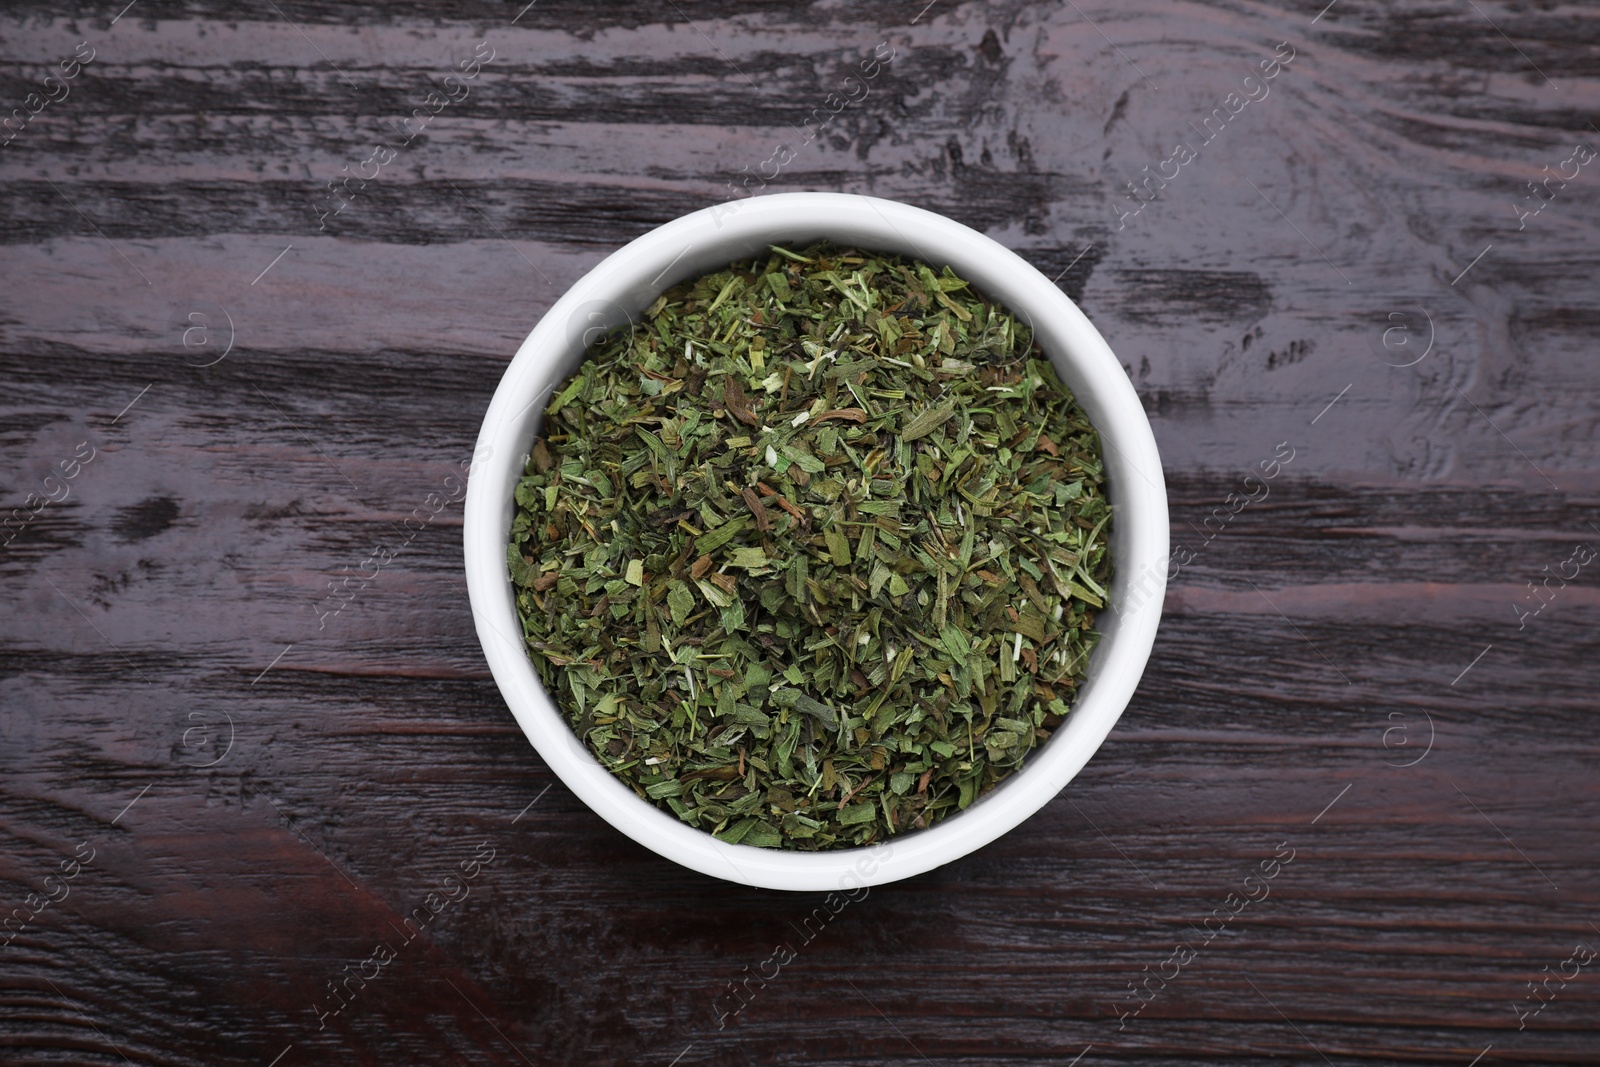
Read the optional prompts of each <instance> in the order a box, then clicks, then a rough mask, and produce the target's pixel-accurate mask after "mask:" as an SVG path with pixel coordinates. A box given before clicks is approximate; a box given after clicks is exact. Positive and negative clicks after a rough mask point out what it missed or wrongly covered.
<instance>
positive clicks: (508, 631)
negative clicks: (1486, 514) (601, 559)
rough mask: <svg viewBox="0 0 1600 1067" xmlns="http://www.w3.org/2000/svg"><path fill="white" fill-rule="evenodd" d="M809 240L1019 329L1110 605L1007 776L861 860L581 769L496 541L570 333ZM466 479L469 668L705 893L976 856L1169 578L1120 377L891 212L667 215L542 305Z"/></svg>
mask: <svg viewBox="0 0 1600 1067" xmlns="http://www.w3.org/2000/svg"><path fill="white" fill-rule="evenodd" d="M913 235H914V236H913ZM819 239H829V240H833V241H835V242H836V243H840V244H854V245H858V246H861V247H864V248H869V249H873V250H876V251H882V252H896V253H899V254H902V255H906V256H909V257H912V258H915V259H919V260H922V261H924V262H927V263H929V264H930V265H932V266H933V267H934V269H935V270H939V269H942V267H943V266H945V265H946V264H948V265H950V266H951V267H952V268H953V269H954V270H955V271H956V273H957V274H959V275H960V276H961V277H963V278H965V279H966V280H967V281H969V282H971V283H972V284H973V285H974V286H976V287H977V288H978V289H979V290H980V291H981V292H982V293H983V294H984V295H985V296H986V297H988V298H989V299H991V300H994V301H996V302H998V303H1001V304H1003V305H1004V306H1005V307H1007V309H1008V310H1010V311H1011V312H1012V313H1013V314H1015V315H1017V317H1018V318H1020V319H1022V320H1023V321H1024V322H1025V323H1026V324H1028V325H1029V326H1030V327H1032V328H1033V330H1034V333H1035V336H1036V337H1037V338H1038V340H1039V343H1040V346H1041V347H1042V348H1043V349H1044V351H1045V353H1046V355H1047V356H1048V357H1049V358H1050V360H1051V362H1052V364H1053V365H1054V366H1055V367H1056V369H1057V372H1058V374H1060V376H1061V378H1062V380H1063V382H1064V383H1065V384H1066V385H1067V386H1068V388H1069V389H1071V390H1072V392H1073V394H1074V396H1075V397H1076V398H1077V399H1078V401H1079V403H1080V404H1081V405H1082V406H1083V408H1084V410H1085V413H1086V414H1087V415H1088V416H1089V418H1090V421H1091V422H1092V423H1093V425H1094V426H1095V428H1096V430H1098V431H1099V433H1100V438H1101V442H1102V453H1103V461H1104V466H1105V473H1106V477H1107V491H1108V495H1109V496H1110V497H1111V501H1112V509H1113V515H1114V519H1113V522H1112V530H1113V533H1112V545H1111V549H1112V554H1113V561H1114V563H1113V565H1114V572H1113V578H1112V585H1111V588H1110V589H1109V597H1108V601H1107V605H1108V607H1107V609H1106V610H1105V611H1103V612H1102V614H1101V616H1100V618H1099V619H1098V620H1097V623H1098V628H1099V629H1100V631H1101V633H1102V637H1101V640H1100V642H1099V644H1098V645H1097V647H1096V649H1095V651H1094V653H1092V654H1091V657H1090V664H1089V668H1088V675H1087V678H1086V680H1085V682H1084V684H1083V685H1082V686H1081V687H1080V689H1079V692H1078V697H1077V700H1076V701H1075V702H1074V704H1073V707H1072V711H1071V714H1069V715H1068V717H1067V719H1066V721H1065V722H1064V723H1062V724H1061V725H1060V726H1058V727H1056V729H1055V730H1054V731H1053V732H1052V734H1051V736H1050V738H1049V740H1048V741H1046V742H1045V743H1044V744H1042V745H1040V746H1039V747H1038V748H1036V749H1035V750H1034V751H1032V752H1030V753H1029V754H1028V756H1027V758H1026V760H1025V761H1024V763H1023V765H1022V766H1021V767H1020V768H1019V769H1018V770H1017V771H1015V772H1014V773H1013V774H1012V775H1010V776H1009V777H1008V778H1007V779H1006V780H1005V781H1003V782H1002V783H1000V785H999V786H997V787H996V788H995V789H994V790H992V791H991V792H989V793H988V794H986V795H985V796H983V797H981V798H979V799H978V800H977V801H975V802H974V803H973V804H972V805H971V806H970V807H968V808H967V809H966V810H964V811H961V812H958V813H956V814H954V815H951V816H948V817H946V818H945V819H943V820H941V821H940V822H939V823H937V824H935V825H934V826H932V827H929V828H928V829H926V830H918V831H914V832H912V833H908V834H906V835H904V836H900V837H894V838H889V839H887V840H885V841H884V842H881V843H879V844H877V845H873V846H868V847H857V848H847V849H836V850H830V851H825V852H797V851H789V850H780V849H768V848H759V847H756V846H752V845H742V844H741V845H730V844H727V843H725V842H722V841H718V840H717V839H716V838H714V837H712V836H711V834H710V833H708V832H706V831H704V830H699V829H696V828H694V827H692V826H690V825H688V824H687V823H685V822H682V821H681V820H679V819H678V818H677V817H675V816H673V815H672V814H670V813H668V812H666V811H663V810H662V809H660V808H657V807H656V806H655V805H653V804H651V803H650V802H649V801H646V800H643V799H641V798H639V797H637V796H636V795H634V793H633V792H632V791H631V790H630V789H629V788H628V787H627V786H626V785H625V784H624V783H623V782H622V781H621V779H619V778H617V777H616V776H615V775H613V774H612V773H611V772H610V771H608V770H606V769H605V768H604V767H603V766H602V765H601V764H600V763H599V761H598V760H596V759H595V758H594V756H593V755H592V754H591V753H590V752H589V751H588V749H587V747H585V746H584V745H583V743H582V742H581V741H580V740H579V739H578V737H577V735H576V733H574V731H573V730H572V729H571V727H569V726H568V725H567V723H566V720H565V718H564V717H563V716H562V714H561V712H560V711H559V709H558V708H557V707H556V706H555V704H554V702H553V701H552V700H551V698H550V697H549V696H548V694H546V693H545V691H544V689H543V686H542V685H541V683H540V682H539V679H538V674H537V672H536V670H535V669H534V666H533V663H532V661H531V660H530V659H529V658H528V656H527V654H526V651H525V649H524V647H523V644H522V641H521V633H522V624H521V620H520V618H519V617H518V615H517V611H516V605H515V602H514V599H513V597H514V594H513V592H512V587H511V579H510V572H509V567H508V565H507V562H506V544H507V543H508V542H507V535H508V531H509V529H510V519H511V515H512V513H513V512H512V507H511V505H512V500H511V493H512V489H513V488H514V487H515V485H516V483H517V481H518V480H519V479H520V478H521V477H522V472H523V469H524V467H525V465H526V463H527V456H528V451H529V449H530V448H531V447H532V442H533V437H534V434H535V433H536V431H537V425H538V422H539V421H540V419H541V418H542V416H543V412H544V404H543V401H544V399H545V398H546V397H547V396H549V394H550V392H551V391H552V389H553V387H554V386H555V385H556V384H558V383H559V382H561V381H562V380H564V379H565V378H566V377H567V376H568V375H569V374H570V373H571V369H572V368H574V367H575V366H576V365H577V364H578V363H579V362H580V361H581V357H582V345H581V344H580V343H579V341H580V339H581V338H583V337H584V335H585V333H586V331H588V330H591V329H594V328H597V327H598V328H607V329H609V328H612V327H616V326H621V325H623V324H624V323H625V322H631V321H632V320H633V318H634V317H635V316H637V315H638V314H639V313H640V312H641V311H642V310H643V309H644V308H646V307H648V306H649V304H650V303H651V302H653V300H654V299H655V296H657V295H659V293H660V292H661V291H663V290H665V289H667V288H669V287H671V286H672V285H675V284H677V283H678V282H680V281H683V280H686V279H687V278H690V277H694V276H697V275H699V274H703V273H706V272H707V271H709V270H713V269H717V268H719V267H721V266H726V265H727V264H728V263H731V262H734V261H736V260H738V259H741V258H744V257H745V256H747V255H754V254H756V252H757V251H758V250H759V249H761V248H764V247H765V246H766V245H768V244H775V243H795V242H804V241H808V240H819ZM530 397H531V399H529V398H530ZM471 475H472V476H471V477H470V478H469V480H468V485H467V496H466V502H465V505H464V519H463V531H462V539H463V546H464V552H465V565H466V577H467V589H468V597H469V600H470V602H471V606H472V611H473V616H474V623H475V626H476V629H477V633H478V637H479V641H480V643H481V644H482V646H483V651H484V656H485V659H486V660H487V661H488V664H489V669H490V671H491V673H492V674H493V676H494V679H495V683H496V684H497V686H498V687H499V689H500V692H501V694H502V696H503V697H504V698H505V701H506V704H507V706H508V707H509V709H510V710H511V713H512V715H513V716H514V717H515V718H516V720H517V723H518V725H519V726H521V728H522V730H523V732H524V733H525V734H526V735H527V737H528V739H529V741H530V742H531V743H532V744H533V746H534V748H535V749H536V750H537V751H538V752H539V754H540V756H541V757H543V758H544V760H545V761H546V763H548V764H549V766H550V769H551V770H552V771H554V772H555V774H556V776H557V777H559V778H560V779H561V780H562V782H563V783H564V784H565V785H566V786H567V787H568V788H569V789H571V790H572V791H573V793H575V794H577V796H578V797H579V799H581V800H582V801H583V802H584V803H585V804H586V805H588V807H589V808H590V809H592V810H593V811H594V812H595V813H596V814H598V815H599V816H600V817H601V818H603V819H605V820H606V821H607V822H608V823H610V824H611V825H612V826H614V827H615V828H616V829H618V830H620V831H621V832H622V833H624V834H625V835H627V836H628V837H630V838H632V839H633V840H635V841H637V842H638V843H640V844H641V845H644V846H645V847H646V848H648V849H650V850H652V851H654V852H656V853H658V854H659V855H661V856H663V857H665V858H667V859H669V860H672V861H673V862H675V863H678V864H680V865H682V866H685V867H688V868H690V869H692V870H695V871H698V872H700V873H702V874H706V875H709V876H711V877H713V878H721V879H725V880H727V881H731V882H736V883H740V884H744V885H750V886H759V887H763V888H768V889H781V890H792V891H822V890H851V889H854V888H856V887H858V886H872V885H882V884H885V883H888V882H892V881H897V880H899V879H903V878H909V877H912V876H914V875H917V874H921V873H923V872H925V871H929V870H932V869H934V868H935V867H938V866H941V865H942V864H945V863H949V862H951V861H952V860H955V859H958V858H960V857H962V856H964V855H967V854H968V853H970V852H972V851H974V850H976V849H978V848H981V847H982V846H983V845H986V844H988V843H989V842H991V841H993V840H995V839H996V838H998V837H1000V836H1001V835H1003V834H1005V833H1007V832H1009V831H1010V830H1012V829H1013V828H1015V827H1016V826H1017V825H1018V824H1019V823H1021V822H1022V821H1023V820H1024V819H1026V818H1028V817H1029V816H1030V815H1033V814H1034V813H1035V812H1037V811H1038V810H1039V809H1040V808H1042V807H1043V806H1044V805H1045V804H1046V803H1048V802H1049V801H1050V800H1051V799H1052V798H1054V797H1055V796H1056V794H1057V793H1059V792H1060V790H1061V789H1062V788H1063V787H1064V786H1065V785H1066V784H1067V782H1069V781H1070V780H1071V779H1072V778H1073V777H1074V776H1075V775H1076V774H1077V773H1078V771H1079V770H1081V769H1082V767H1083V766H1084V764H1085V763H1087V762H1088V760H1089V758H1090V757H1091V756H1093V755H1094V753H1095V752H1096V751H1097V750H1098V749H1099V747H1100V745H1101V744H1102V743H1103V742H1104V740H1105V738H1106V736H1107V735H1108V734H1109V733H1110V731H1111V728H1112V727H1113V726H1114V725H1115V724H1116V722H1117V719H1118V718H1119V717H1120V716H1121V714H1122V712H1123V710H1124V709H1125V708H1126V706H1127V704H1128V701H1129V700H1130V699H1131V698H1132V695H1133V692H1134V689H1135V687H1136V686H1137V684H1138V682H1139V679H1140V677H1141V675H1142V673H1143V671H1144V667H1145V665H1146V663H1147V662H1148V660H1149V656H1150V652H1151V649H1152V647H1153V646H1154V643H1155V635H1156V629H1157V626H1158V624H1159V621H1160V615H1161V605H1162V599H1163V593H1164V591H1165V587H1166V581H1167V562H1168V550H1169V544H1168V520H1167V502H1166V487H1165V479H1164V478H1163V475H1162V470H1161V460H1160V455H1159V453H1158V451H1157V448H1156V442H1155V435H1154V433H1153V432H1152V430H1151V427H1150V423H1149V420H1148V418H1147V417H1146V415H1145V411H1144V407H1143V404H1142V403H1141V402H1140V400H1139V397H1138V395H1137V393H1135V391H1134V389H1133V384H1132V383H1131V382H1130V381H1129V379H1128V376H1127V373H1126V372H1125V371H1124V369H1123V367H1122V365H1121V363H1120V362H1119V361H1118V360H1117V358H1116V356H1115V354H1114V353H1113V352H1112V351H1111V348H1110V346H1109V345H1108V344H1107V343H1106V341H1105V339H1104V338H1102V337H1101V336H1100V333H1099V331H1098V330H1096V329H1095V327H1094V325H1093V324H1092V323H1091V322H1090V321H1089V320H1088V318H1087V317H1086V316H1085V315H1084V314H1083V312H1082V311H1081V310H1079V308H1078V306H1077V305H1076V304H1075V303H1073V301H1072V300H1071V299H1069V298H1068V297H1067V296H1066V295H1065V294H1064V293H1063V292H1061V290H1060V289H1058V288H1057V287H1056V286H1055V284H1054V282H1052V281H1050V280H1049V279H1047V278H1045V277H1044V275H1043V274H1041V273H1040V272H1039V271H1038V270H1036V269H1035V268H1034V267H1033V266H1032V265H1031V264H1029V263H1028V262H1027V261H1026V260H1024V259H1022V257H1021V256H1019V255H1017V254H1016V253H1015V252H1013V251H1011V250H1010V249H1008V248H1006V247H1005V246H1004V245H1002V244H1000V243H999V242H998V241H995V240H994V239H993V238H991V237H988V236H987V235H985V234H982V233H979V232H978V231H976V230H973V229H971V228H969V227H967V226H965V225H963V224H961V223H959V222H956V221H955V220H953V219H950V218H947V217H945V216H943V215H939V214H937V213H935V212H931V211H927V210H925V209H923V208H918V207H914V206H912V205H910V204H905V203H902V202H899V201H894V200H884V199H880V198H877V197H868V196H862V195H857V194H849V193H775V194H770V195H764V196H759V197H753V198H750V199H746V200H740V201H735V202H732V203H729V204H717V205H714V206H712V207H708V208H704V209H701V210H699V211H695V212H692V213H690V214H687V215H684V216H681V217H679V218H677V219H674V220H672V221H670V222H667V223H665V224H663V225H661V226H659V227H657V228H655V229H653V230H651V231H649V232H648V233H646V234H644V235H642V236H640V237H638V238H636V239H635V240H633V241H631V242H629V243H628V244H627V245H625V246H623V247H622V248H621V249H619V250H617V251H616V252H613V253H612V254H611V255H609V256H607V257H606V258H605V259H603V260H601V261H600V263H598V264H597V265H596V266H594V267H593V268H592V269H591V270H589V271H588V272H587V273H586V274H585V275H583V277H581V278H580V279H578V281H576V282H575V283H574V284H573V285H572V287H571V288H570V289H568V290H567V292H566V293H564V294H563V295H562V296H561V297H560V298H559V299H558V300H557V301H556V302H555V304H553V305H552V306H551V308H550V310H549V311H547V312H546V313H545V314H544V315H543V316H542V317H541V318H540V320H539V322H538V324H537V325H536V326H535V327H534V328H533V330H532V331H531V332H530V333H529V334H528V336H527V338H526V339H525V340H524V341H523V342H522V344H521V345H520V346H519V348H518V349H517V353H516V355H515V356H514V357H513V359H512V360H511V362H510V363H509V365H508V366H507V367H506V370H505V372H504V374H503V375H502V377H501V380H500V383H499V385H498V387H497V388H496V389H495V393H494V397H493V399H492V400H491V401H490V404H489V408H488V410H487V411H486V413H485V415H484V420H483V424H482V427H481V428H480V431H479V434H478V438H477V443H476V447H475V449H474V453H473V462H472V469H471ZM513 635H515V636H513Z"/></svg>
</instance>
